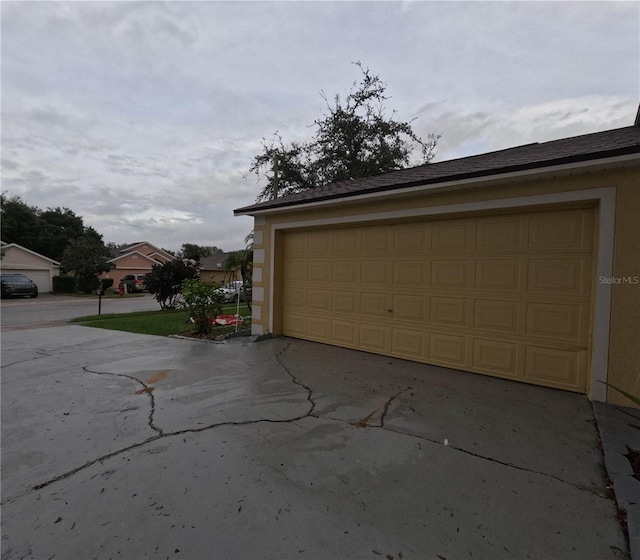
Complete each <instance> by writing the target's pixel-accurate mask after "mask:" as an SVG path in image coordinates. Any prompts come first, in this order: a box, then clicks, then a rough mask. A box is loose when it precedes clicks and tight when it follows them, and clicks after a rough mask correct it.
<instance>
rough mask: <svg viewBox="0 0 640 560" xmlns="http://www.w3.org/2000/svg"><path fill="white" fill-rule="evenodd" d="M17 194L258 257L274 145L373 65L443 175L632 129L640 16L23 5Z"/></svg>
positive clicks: (8, 156)
mask: <svg viewBox="0 0 640 560" xmlns="http://www.w3.org/2000/svg"><path fill="white" fill-rule="evenodd" d="M0 10H1V18H2V39H1V40H2V60H1V62H2V73H1V93H2V190H3V192H5V193H8V194H10V195H12V194H16V195H19V196H20V197H21V198H22V199H23V200H24V201H25V202H27V203H28V204H30V205H35V206H38V207H40V208H42V209H46V208H47V207H58V206H60V207H68V208H70V209H71V210H73V212H75V213H76V214H77V215H79V216H82V218H83V219H84V222H85V225H91V226H93V227H94V228H95V229H96V230H97V231H98V232H99V233H101V234H102V235H103V237H104V240H105V242H108V241H113V242H116V243H132V242H136V241H149V242H151V243H154V244H156V245H158V246H161V247H165V248H168V249H173V250H177V249H179V248H180V246H181V245H182V244H183V243H197V244H199V245H216V246H218V247H221V248H222V249H225V250H232V249H237V248H241V247H242V246H243V239H244V237H245V236H246V234H247V233H248V232H249V231H250V230H251V228H252V220H251V219H250V218H248V217H238V218H235V217H234V216H233V210H234V208H239V207H241V206H245V205H248V204H251V203H253V202H254V201H255V198H256V196H257V194H258V192H259V191H260V188H261V185H260V184H258V182H257V178H256V177H255V176H249V177H248V178H246V179H245V178H243V176H244V175H245V174H246V173H247V170H248V167H249V165H250V163H251V160H252V157H253V156H254V155H256V154H258V153H259V152H260V143H261V140H262V138H270V137H271V136H272V134H273V133H274V132H275V131H279V132H280V134H281V135H282V136H283V138H284V140H285V141H290V140H294V139H295V140H301V139H305V138H307V137H309V135H310V134H311V133H312V131H313V130H312V129H311V128H310V127H309V125H311V123H312V122H313V120H314V119H315V118H317V117H319V116H320V115H321V114H322V112H323V110H324V107H325V105H324V101H323V99H322V97H321V95H320V92H321V91H325V92H326V93H327V94H329V96H332V95H333V94H335V93H344V92H346V91H347V90H348V89H349V87H350V86H351V84H352V83H353V82H354V81H356V80H358V79H359V77H360V74H359V70H358V68H357V67H355V66H354V65H353V64H351V62H353V61H361V62H362V63H363V64H364V65H365V66H368V67H369V68H370V69H371V71H372V73H374V74H377V75H379V76H380V77H381V78H382V79H383V80H384V81H385V82H386V83H387V84H388V89H387V93H388V94H389V95H390V96H391V99H390V100H389V101H388V103H387V106H388V108H389V109H396V110H397V118H398V119H400V120H410V119H415V121H414V122H413V127H414V130H415V131H416V132H417V133H418V135H422V136H426V135H427V134H428V133H429V132H438V133H440V134H442V138H441V140H440V142H439V145H438V149H437V151H438V155H437V157H436V161H441V160H445V159H451V158H456V157H463V156H467V155H473V154H478V153H482V152H487V151H492V150H496V149H502V148H506V147H510V146H515V145H520V144H526V143H529V142H541V141H546V140H552V139H556V138H563V137H568V136H574V135H579V134H585V133H590V132H597V131H600V130H607V129H611V128H618V127H623V126H629V125H632V124H633V121H634V118H635V114H636V110H637V108H638V103H639V102H640V75H639V74H640V45H639V42H640V39H639V38H640V23H639V22H640V3H638V2H634V1H632V2H452V1H447V2H349V1H345V2H269V1H265V2H195V3H191V2H166V3H161V2H10V1H3V2H2V3H1V4H0Z"/></svg>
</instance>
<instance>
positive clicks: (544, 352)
mask: <svg viewBox="0 0 640 560" xmlns="http://www.w3.org/2000/svg"><path fill="white" fill-rule="evenodd" d="M584 361H585V352H584V351H581V350H574V351H571V350H562V349H557V348H545V347H539V346H527V347H526V349H525V371H524V378H525V379H529V380H533V381H535V382H538V383H542V384H544V385H548V386H550V387H559V388H566V389H573V390H576V387H577V386H578V384H579V378H580V375H581V374H580V371H581V370H582V369H583V368H584Z"/></svg>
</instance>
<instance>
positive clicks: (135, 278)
mask: <svg viewBox="0 0 640 560" xmlns="http://www.w3.org/2000/svg"><path fill="white" fill-rule="evenodd" d="M145 276H146V274H127V275H126V276H125V277H124V278H123V279H122V280H120V284H119V285H118V288H121V287H125V285H126V291H127V293H128V294H135V293H136V292H145V291H146V290H147V286H146V285H145V283H144V277H145Z"/></svg>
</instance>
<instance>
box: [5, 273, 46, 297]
mask: <svg viewBox="0 0 640 560" xmlns="http://www.w3.org/2000/svg"><path fill="white" fill-rule="evenodd" d="M0 282H1V284H2V288H1V292H2V297H3V298H8V297H11V296H29V297H32V298H35V297H38V286H37V285H36V283H35V282H34V281H33V280H31V278H28V277H26V276H25V275H24V274H2V275H1V280H0Z"/></svg>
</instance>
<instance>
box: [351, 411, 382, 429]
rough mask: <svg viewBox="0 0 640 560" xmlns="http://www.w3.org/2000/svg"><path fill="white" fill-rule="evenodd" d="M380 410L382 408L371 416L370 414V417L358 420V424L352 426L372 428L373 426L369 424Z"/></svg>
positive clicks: (352, 423)
mask: <svg viewBox="0 0 640 560" xmlns="http://www.w3.org/2000/svg"><path fill="white" fill-rule="evenodd" d="M379 410H380V408H376V409H375V410H374V411H373V412H372V413H371V414H369V415H368V416H365V417H364V418H363V419H362V420H358V421H357V422H351V425H352V426H355V427H356V428H370V427H371V424H369V422H371V419H372V418H373V417H374V416H375V414H376V413H377V412H378V411H379Z"/></svg>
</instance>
